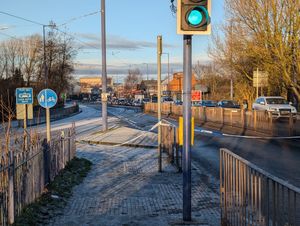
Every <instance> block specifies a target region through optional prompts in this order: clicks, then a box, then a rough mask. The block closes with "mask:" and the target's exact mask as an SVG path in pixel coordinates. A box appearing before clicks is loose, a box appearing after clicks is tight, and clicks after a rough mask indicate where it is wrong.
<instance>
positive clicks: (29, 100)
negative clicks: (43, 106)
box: [16, 87, 33, 104]
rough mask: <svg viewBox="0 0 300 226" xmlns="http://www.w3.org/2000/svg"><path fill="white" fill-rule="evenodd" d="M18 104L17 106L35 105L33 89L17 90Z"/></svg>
mask: <svg viewBox="0 0 300 226" xmlns="http://www.w3.org/2000/svg"><path fill="white" fill-rule="evenodd" d="M16 103H17V104H33V91H32V88H29V87H25V88H17V89H16Z"/></svg>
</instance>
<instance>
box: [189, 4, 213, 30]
mask: <svg viewBox="0 0 300 226" xmlns="http://www.w3.org/2000/svg"><path fill="white" fill-rule="evenodd" d="M186 20H187V23H188V24H189V25H191V26H193V27H201V26H203V25H205V24H208V23H209V15H208V11H207V9H206V8H205V7H203V6H196V7H194V8H192V9H191V10H190V11H188V12H187V16H186Z"/></svg>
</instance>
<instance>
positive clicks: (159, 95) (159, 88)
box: [157, 36, 162, 172]
mask: <svg viewBox="0 0 300 226" xmlns="http://www.w3.org/2000/svg"><path fill="white" fill-rule="evenodd" d="M161 54H162V36H157V114H158V115H157V118H158V122H160V121H161ZM158 172H162V163H161V126H160V125H159V126H158Z"/></svg>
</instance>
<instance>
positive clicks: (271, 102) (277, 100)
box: [252, 96, 297, 119]
mask: <svg viewBox="0 0 300 226" xmlns="http://www.w3.org/2000/svg"><path fill="white" fill-rule="evenodd" d="M252 109H253V110H261V111H266V112H270V113H271V114H272V117H273V118H286V117H290V114H292V116H293V117H294V118H295V119H296V117H297V110H296V108H295V107H293V106H292V105H291V103H289V102H288V101H286V100H285V99H284V98H283V97H280V96H266V97H264V96H263V97H259V98H257V99H256V100H255V102H254V103H253V105H252Z"/></svg>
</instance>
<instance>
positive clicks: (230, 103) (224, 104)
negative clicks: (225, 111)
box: [217, 100, 241, 109]
mask: <svg viewBox="0 0 300 226" xmlns="http://www.w3.org/2000/svg"><path fill="white" fill-rule="evenodd" d="M217 106H218V107H221V108H238V109H239V108H240V107H241V106H240V105H239V103H238V102H236V101H234V100H221V101H219V102H218V104H217Z"/></svg>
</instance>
